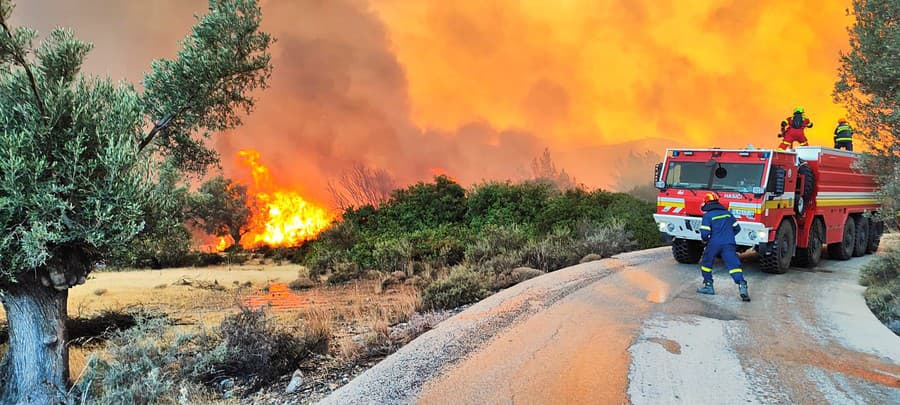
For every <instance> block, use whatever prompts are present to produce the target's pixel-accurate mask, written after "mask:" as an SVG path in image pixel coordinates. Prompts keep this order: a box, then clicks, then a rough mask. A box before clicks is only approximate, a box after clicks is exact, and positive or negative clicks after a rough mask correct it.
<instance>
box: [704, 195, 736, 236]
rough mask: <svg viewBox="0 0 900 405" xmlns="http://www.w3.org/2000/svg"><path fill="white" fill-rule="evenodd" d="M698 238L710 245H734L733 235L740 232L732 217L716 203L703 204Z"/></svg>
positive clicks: (723, 207)
mask: <svg viewBox="0 0 900 405" xmlns="http://www.w3.org/2000/svg"><path fill="white" fill-rule="evenodd" d="M701 209H702V210H703V212H704V213H703V222H702V223H701V224H700V237H701V238H703V240H705V241H708V242H709V244H711V245H734V244H735V242H734V235H737V233H738V232H740V231H741V226H740V225H738V223H737V221H736V220H735V219H734V216H732V215H731V213H730V212H728V210H727V209H725V206H723V205H722V204H720V203H719V202H718V201H713V202H709V203H706V204H703V207H702V208H701Z"/></svg>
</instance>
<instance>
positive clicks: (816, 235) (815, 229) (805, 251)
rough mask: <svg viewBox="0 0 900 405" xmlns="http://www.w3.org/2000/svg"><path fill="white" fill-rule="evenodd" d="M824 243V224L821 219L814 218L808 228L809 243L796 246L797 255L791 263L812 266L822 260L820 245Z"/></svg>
mask: <svg viewBox="0 0 900 405" xmlns="http://www.w3.org/2000/svg"><path fill="white" fill-rule="evenodd" d="M824 243H825V225H824V224H823V223H822V220H821V219H819V218H816V219H815V220H814V221H813V224H812V227H810V228H809V245H808V246H807V247H805V248H797V256H794V261H793V262H792V263H791V264H792V265H794V266H797V267H806V268H810V269H811V268H813V267H816V266H818V265H819V262H820V261H821V260H822V245H823V244H824Z"/></svg>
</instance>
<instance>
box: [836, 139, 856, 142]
mask: <svg viewBox="0 0 900 405" xmlns="http://www.w3.org/2000/svg"><path fill="white" fill-rule="evenodd" d="M852 140H853V138H834V141H835V142H844V141H852Z"/></svg>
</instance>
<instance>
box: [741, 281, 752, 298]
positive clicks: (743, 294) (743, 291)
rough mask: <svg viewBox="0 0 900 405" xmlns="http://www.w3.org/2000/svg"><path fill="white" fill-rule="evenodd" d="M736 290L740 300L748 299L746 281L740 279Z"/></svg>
mask: <svg viewBox="0 0 900 405" xmlns="http://www.w3.org/2000/svg"><path fill="white" fill-rule="evenodd" d="M738 292H739V293H740V294H741V300H742V301H750V293H749V292H747V281H746V280H745V281H741V282H740V283H739V284H738Z"/></svg>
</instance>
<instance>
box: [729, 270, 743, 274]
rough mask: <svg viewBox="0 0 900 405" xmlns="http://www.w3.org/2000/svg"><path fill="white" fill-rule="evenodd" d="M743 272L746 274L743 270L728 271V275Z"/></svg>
mask: <svg viewBox="0 0 900 405" xmlns="http://www.w3.org/2000/svg"><path fill="white" fill-rule="evenodd" d="M743 272H744V270H741V269H731V270H729V271H728V274H734V273H743Z"/></svg>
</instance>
